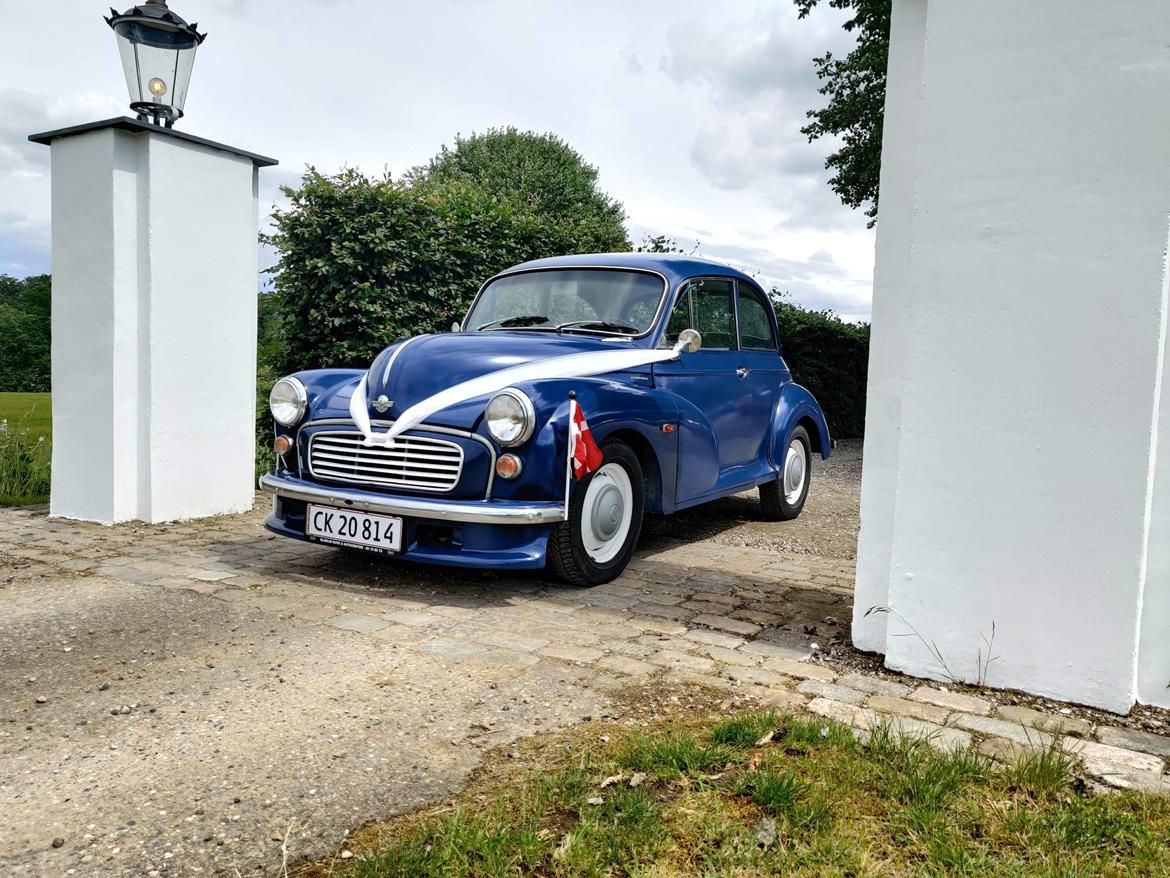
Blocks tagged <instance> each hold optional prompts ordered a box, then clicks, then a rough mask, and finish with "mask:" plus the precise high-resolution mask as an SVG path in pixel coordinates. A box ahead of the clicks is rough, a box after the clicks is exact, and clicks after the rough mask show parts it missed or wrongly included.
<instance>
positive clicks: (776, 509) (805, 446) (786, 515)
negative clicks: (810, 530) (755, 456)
mask: <svg viewBox="0 0 1170 878" xmlns="http://www.w3.org/2000/svg"><path fill="white" fill-rule="evenodd" d="M811 448H812V443H811V442H809V438H808V431H807V430H805V429H804V427H797V428H796V429H795V430H793V431H792V435H791V436H790V437H789V439H788V448H787V449H785V452H784V469H783V470H782V471H781V472H780V476H779V477H778V478H776V479H774V480H772V481H770V482H767V483H765V484H763V485H760V506H761V507H762V508H763V510H764V515H765V516H767V517H768V518H770V519H772V520H773V521H791V520H792V519H794V518H796V516H798V515H800V511H801V510H802V509H804V501H805V500H807V499H808V488H809V483H810V482H811V481H812V454H811V453H810V449H811Z"/></svg>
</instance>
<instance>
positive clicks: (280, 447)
mask: <svg viewBox="0 0 1170 878" xmlns="http://www.w3.org/2000/svg"><path fill="white" fill-rule="evenodd" d="M292 447H293V442H292V440H291V439H290V438H288V437H287V436H277V437H276V441H275V442H273V443H272V450H273V451H275V452H276V453H277V454H288V453H289V452H290V451H292Z"/></svg>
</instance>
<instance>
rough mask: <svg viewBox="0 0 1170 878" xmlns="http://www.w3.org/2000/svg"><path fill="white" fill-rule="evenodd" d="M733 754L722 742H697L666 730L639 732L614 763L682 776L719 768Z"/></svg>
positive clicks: (659, 774)
mask: <svg viewBox="0 0 1170 878" xmlns="http://www.w3.org/2000/svg"><path fill="white" fill-rule="evenodd" d="M734 756H735V753H734V751H733V750H732V749H731V748H730V747H729V746H727V745H726V744H719V743H712V744H706V745H704V744H700V743H699V742H698V740H697V739H696V738H695V737H694V735H691V734H687V733H667V734H665V735H662V734H659V735H639V736H638V737H636V738H635V739H634V740H632V741H631V742H630V743H629V744H628V745H627V747H626V750H625V752H624V753H622V754H621V755H620V756H619V757H618V764H619V765H621V766H622V767H623V768H626V769H628V770H630V771H644V772H646V773H648V774H652V775H654V776H655V777H658V778H663V779H671V778H676V777H681V776H683V775H691V776H694V775H698V774H700V773H702V772H712V771H719V770H720V769H722V768H723V767H724V766H725V765H726V764H727V763H728V762H730V761H732V759H733V757H734Z"/></svg>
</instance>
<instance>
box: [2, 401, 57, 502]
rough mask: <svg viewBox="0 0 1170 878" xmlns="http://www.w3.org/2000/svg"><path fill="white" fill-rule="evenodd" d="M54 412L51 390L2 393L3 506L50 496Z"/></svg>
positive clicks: (43, 500)
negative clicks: (48, 391)
mask: <svg viewBox="0 0 1170 878" xmlns="http://www.w3.org/2000/svg"><path fill="white" fill-rule="evenodd" d="M52 439H53V412H52V405H51V403H50V396H49V394H47V393H0V506H31V505H34V504H38V503H46V502H48V499H49V474H50V463H51V458H52Z"/></svg>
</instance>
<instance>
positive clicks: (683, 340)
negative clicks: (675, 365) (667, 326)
mask: <svg viewBox="0 0 1170 878" xmlns="http://www.w3.org/2000/svg"><path fill="white" fill-rule="evenodd" d="M702 346H703V336H701V335H699V331H698V330H697V329H684V330H683V331H682V332H680V333H679V334H678V341H677V342H675V343H674V350H675V352H676V353H683V352H684V351H685V352H686V353H688V354H693V353H694V352H695V351H697V350H698V349H699V348H701V347H702Z"/></svg>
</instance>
